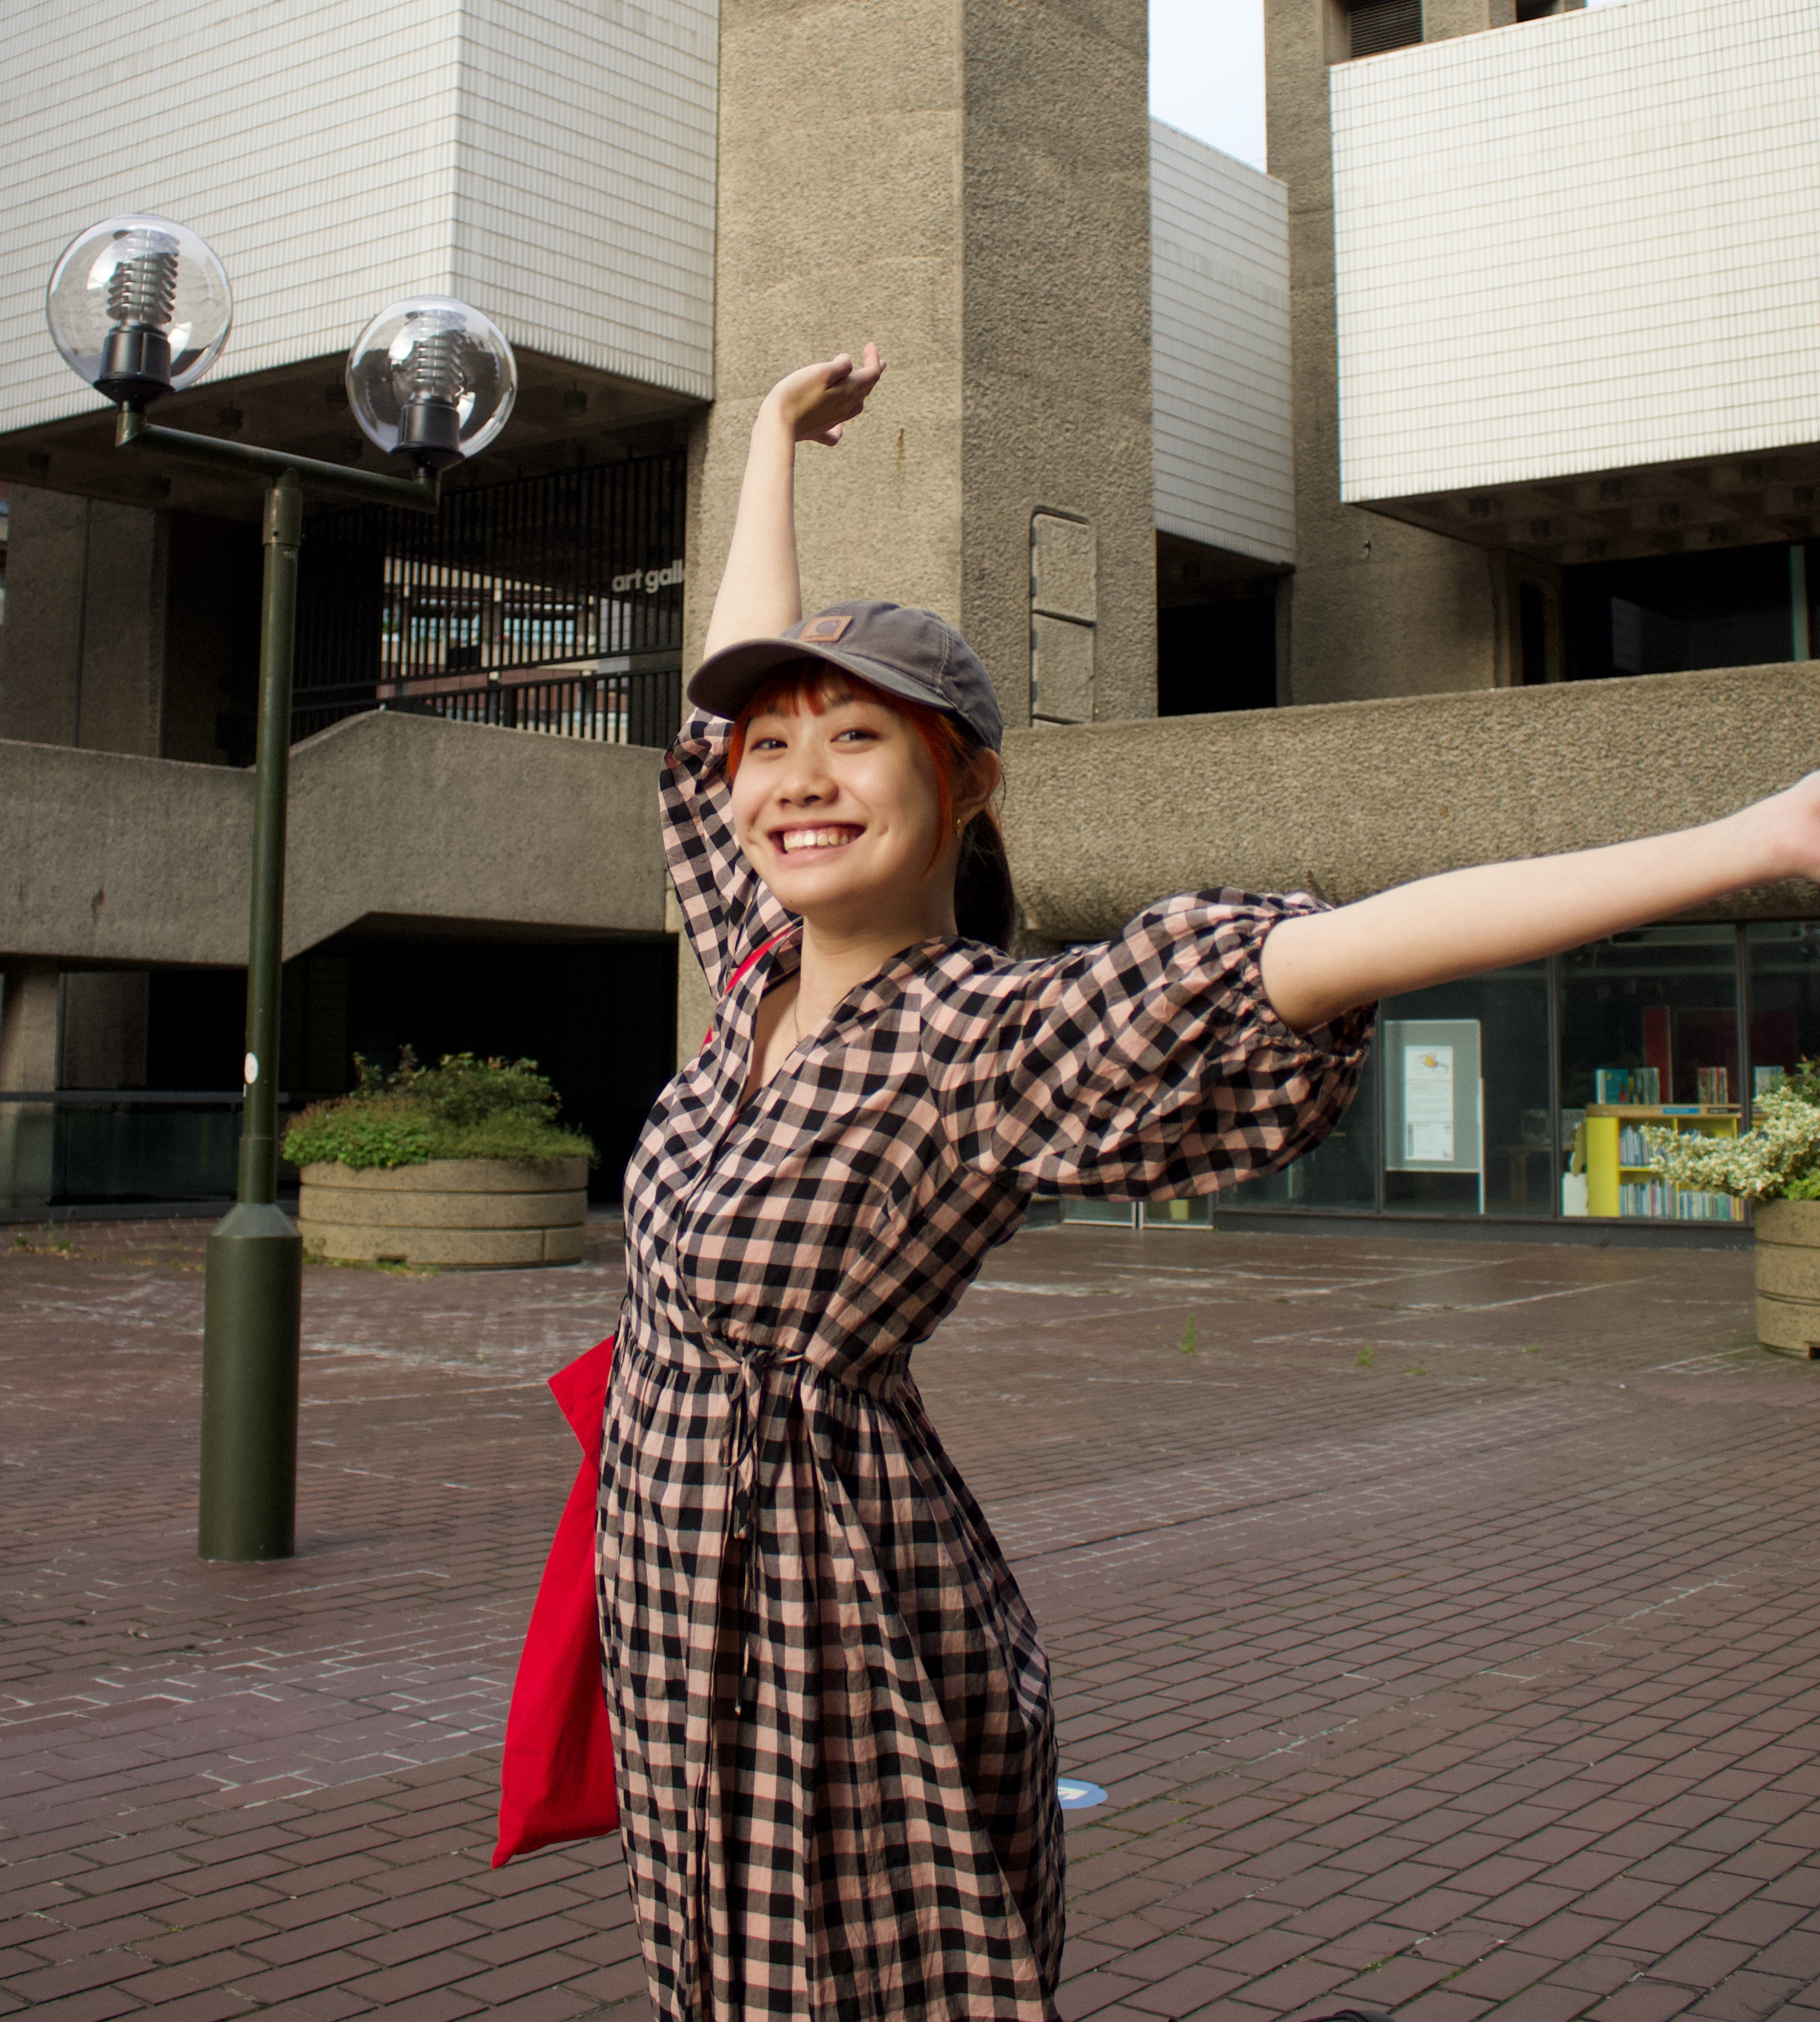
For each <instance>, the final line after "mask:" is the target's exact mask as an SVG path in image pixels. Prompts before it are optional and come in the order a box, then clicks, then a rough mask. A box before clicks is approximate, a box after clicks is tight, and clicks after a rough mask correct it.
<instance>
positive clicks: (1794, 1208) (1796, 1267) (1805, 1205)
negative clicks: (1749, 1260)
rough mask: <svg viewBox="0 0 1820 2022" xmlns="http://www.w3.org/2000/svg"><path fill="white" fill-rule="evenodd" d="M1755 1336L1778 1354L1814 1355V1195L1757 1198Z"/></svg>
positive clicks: (1819, 1298) (1819, 1224) (1818, 1266)
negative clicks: (1795, 1198) (1811, 1197)
mask: <svg viewBox="0 0 1820 2022" xmlns="http://www.w3.org/2000/svg"><path fill="white" fill-rule="evenodd" d="M1752 1218H1753V1221H1755V1223H1756V1338H1757V1339H1758V1340H1759V1341H1761V1342H1762V1343H1763V1346H1764V1347H1765V1348H1773V1349H1778V1350H1779V1351H1780V1352H1782V1354H1784V1355H1804V1356H1807V1358H1808V1359H1809V1360H1814V1359H1815V1358H1816V1357H1820V1201H1793V1200H1771V1201H1759V1202H1758V1203H1757V1204H1756V1212H1755V1214H1753V1217H1752Z"/></svg>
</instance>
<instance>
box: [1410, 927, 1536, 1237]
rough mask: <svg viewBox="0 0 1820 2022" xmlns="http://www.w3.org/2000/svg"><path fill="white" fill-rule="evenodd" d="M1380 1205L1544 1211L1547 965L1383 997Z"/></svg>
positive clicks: (1432, 1210) (1444, 1210)
mask: <svg viewBox="0 0 1820 2022" xmlns="http://www.w3.org/2000/svg"><path fill="white" fill-rule="evenodd" d="M1379 1051H1380V1054H1381V1059H1382V1064H1383V1072H1384V1119H1385V1133H1384V1207H1385V1209H1386V1210H1387V1211H1388V1212H1389V1213H1391V1214H1399V1213H1400V1214H1518V1215H1548V1214H1556V1213H1558V1212H1559V1210H1558V1209H1557V1207H1556V1203H1555V1198H1554V1191H1555V1190H1554V1186H1553V1184H1552V1179H1551V1177H1550V1175H1551V1173H1552V1170H1553V1166H1554V1139H1553V1136H1552V1131H1551V1129H1550V1121H1549V1115H1548V1101H1549V1094H1548V965H1547V963H1545V962H1533V963H1530V964H1528V965H1525V966H1523V967H1522V968H1518V969H1493V970H1491V971H1490V973H1487V974H1486V975H1484V976H1470V977H1468V978H1467V979H1466V980H1464V982H1460V983H1449V984H1443V985H1442V986H1441V987H1439V989H1435V990H1421V991H1413V992H1411V993H1410V995H1408V996H1406V997H1393V998H1388V999H1387V1001H1386V1002H1385V1003H1384V1008H1383V1011H1382V1013H1381V1038H1380V1040H1379Z"/></svg>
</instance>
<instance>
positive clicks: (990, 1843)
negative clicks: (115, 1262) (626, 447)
mask: <svg viewBox="0 0 1820 2022" xmlns="http://www.w3.org/2000/svg"><path fill="white" fill-rule="evenodd" d="M725 733H726V726H725V724H724V723H723V722H721V721H720V720H719V719H717V718H713V717H707V716H706V715H702V714H698V715H696V716H695V717H692V718H691V720H690V721H688V723H687V724H685V725H684V728H683V731H682V732H681V735H680V736H679V737H678V739H677V743H676V744H675V745H674V746H673V747H672V749H671V751H670V753H669V757H668V760H667V761H666V771H665V776H664V781H663V787H662V792H663V808H664V816H665V825H666V848H667V850H668V854H669V869H670V874H671V878H672V879H673V881H674V884H675V886H676V889H677V896H678V898H679V899H680V902H681V905H682V909H683V914H684V919H685V921H686V922H687V925H688V932H689V934H690V936H691V940H692V942H693V943H694V946H695V952H696V954H698V957H699V958H700V959H701V962H702V966H703V968H704V969H705V970H706V974H707V977H708V980H709V984H710V985H711V986H712V987H713V989H714V990H715V991H716V993H717V995H720V994H722V993H724V992H728V985H729V983H730V981H731V978H732V976H733V975H734V973H735V969H737V967H738V965H739V962H740V961H741V960H742V958H743V957H744V956H745V955H746V954H749V953H750V951H752V950H753V949H754V948H756V947H760V946H761V945H762V944H763V943H764V942H765V941H766V940H768V939H769V938H771V936H773V935H775V934H776V933H779V931H780V930H782V929H790V925H791V923H790V920H789V918H788V917H787V916H786V914H783V913H782V911H781V910H780V909H779V907H778V905H777V903H776V901H775V900H774V899H773V898H772V897H771V894H770V893H769V892H768V891H767V890H766V889H765V888H764V886H763V885H761V884H760V882H759V881H758V880H757V878H755V877H754V875H753V873H752V871H751V870H750V868H749V867H748V866H747V864H746V860H745V859H744V858H743V857H742V856H741V854H740V853H739V849H738V847H737V845H736V844H735V841H734V838H733V835H732V832H731V826H730V823H729V819H728V789H727V784H726V781H725V778H724V773H723V770H722V764H723V759H724V750H725ZM1313 903H1314V902H1313V901H1311V900H1307V899H1303V898H1293V899H1288V900H1278V899H1255V898H1251V897H1249V896H1246V895H1245V894H1243V893H1240V892H1199V893H1190V894H1185V895H1183V896H1180V897H1176V898H1172V899H1166V900H1162V901H1161V902H1159V903H1158V904H1156V905H1154V906H1152V907H1150V908H1148V909H1147V911H1145V912H1143V913H1142V914H1140V915H1139V916H1138V918H1136V919H1135V920H1133V921H1132V922H1131V924H1130V925H1129V926H1128V927H1127V928H1126V929H1125V931H1124V932H1123V933H1122V934H1120V935H1119V936H1118V938H1117V939H1116V940H1112V941H1111V942H1108V943H1103V944H1100V945H1097V946H1094V947H1080V948H1074V949H1071V950H1070V951H1068V952H1067V953H1066V954H1060V955H1056V956H1052V957H1049V958H1045V959H1043V960H1040V961H1034V962H1014V961H1012V959H1011V958H1009V957H1008V956H1005V955H1003V954H1000V953H999V952H998V951H997V950H995V949H992V948H989V947H982V946H980V945H979V944H978V943H972V942H967V941H961V940H954V939H947V940H934V941H929V942H925V943H922V944H921V945H920V946H917V947H911V948H907V949H906V950H905V951H903V953H902V954H899V955H898V956H897V957H896V958H895V959H894V960H892V962H888V963H887V964H886V965H885V966H884V968H883V969H881V970H880V971H879V972H878V973H877V975H875V976H874V977H873V978H872V979H871V980H870V981H869V982H867V983H865V984H862V985H860V986H859V987H858V988H857V989H855V991H852V993H851V994H850V995H848V997H847V998H845V999H844V1000H843V1002H841V1005H840V1006H838V1007H837V1009H836V1011H835V1013H834V1014H833V1016H832V1017H831V1018H830V1020H828V1022H827V1023H826V1024H825V1025H823V1026H822V1027H820V1028H819V1029H818V1030H816V1031H813V1032H812V1033H810V1034H808V1035H807V1036H806V1037H805V1038H804V1041H803V1042H802V1044H801V1046H799V1047H798V1048H797V1051H796V1052H795V1053H793V1055H792V1056H791V1057H790V1060H789V1061H788V1063H787V1064H786V1067H785V1068H784V1069H783V1070H782V1071H780V1072H779V1074H778V1075H776V1076H775V1078H774V1079H772V1080H771V1082H769V1083H768V1085H767V1086H765V1087H764V1089H761V1090H760V1092H759V1093H758V1094H757V1096H756V1097H754V1099H753V1101H752V1103H751V1104H750V1105H749V1106H748V1107H747V1108H746V1109H745V1110H744V1111H741V1109H740V1107H739V1102H740V1096H741V1093H742V1089H743V1088H744V1086H745V1082H746V1078H747V1071H748V1058H749V1049H750V1043H751V1038H752V1029H753V1012H754V1009H756V1007H757V1004H758V1002H759V1000H760V998H761V997H762V995H764V991H765V990H766V989H767V988H768V987H769V986H770V985H771V984H772V983H773V982H775V980H777V978H778V977H779V976H782V975H784V974H786V973H789V972H790V970H791V969H793V967H794V966H795V965H796V962H797V959H798V948H797V940H796V937H795V935H794V933H786V937H785V939H784V940H782V942H780V943H779V945H778V946H777V947H775V949H774V950H773V951H771V952H770V953H769V954H767V955H766V956H765V957H764V959H763V960H762V961H760V962H758V963H757V965H755V966H754V967H753V969H751V970H750V972H749V973H747V974H746V976H743V977H742V978H741V979H740V980H739V983H738V984H736V985H734V986H733V987H732V988H731V991H730V994H728V995H727V997H726V1001H725V1002H724V1003H723V1004H722V1006H721V1009H720V1014H719V1016H717V1020H716V1028H715V1034H714V1037H713V1041H712V1042H711V1043H710V1044H709V1046H707V1047H706V1048H705V1049H704V1050H703V1051H702V1053H701V1054H700V1055H699V1056H698V1057H697V1058H696V1059H695V1060H693V1061H691V1063H690V1064H689V1065H688V1067H687V1068H684V1070H683V1071H682V1072H681V1073H680V1074H679V1075H677V1078H676V1079H674V1080H673V1082H671V1083H670V1084H669V1087H668V1088H667V1089H666V1090H665V1091H664V1093H663V1095H662V1097H661V1098H660V1099H659V1100H658V1104H657V1107H656V1108H655V1111H654V1112H653V1114H652V1116H651V1121H650V1122H649V1123H648V1124H647V1126H646V1127H645V1130H644V1136H643V1137H642V1138H641V1140H640V1144H639V1146H638V1149H637V1151H636V1154H635V1155H634V1157H633V1162H632V1165H631V1167H630V1169H629V1172H628V1174H627V1179H626V1256H627V1270H628V1276H629V1285H630V1289H629V1292H628V1294H627V1298H626V1305H625V1308H624V1310H623V1312H622V1315H621V1321H620V1332H619V1344H620V1345H619V1351H618V1356H617V1357H616V1360H615V1367H614V1380H613V1387H612V1391H611V1395H610V1396H609V1398H608V1400H607V1429H606V1433H607V1436H606V1443H605V1449H604V1462H603V1470H602V1481H601V1498H600V1607H601V1621H602V1628H603V1636H604V1650H605V1660H606V1667H607V1680H608V1689H609V1693H610V1695H611V1703H612V1708H613V1714H614V1720H615V1741H616V1743H617V1748H618V1767H619V1779H620V1800H621V1805H622V1834H623V1838H624V1841H625V1846H626V1859H627V1863H628V1866H629V1871H630V1874H631V1878H632V1886H633V1894H634V1898H635V1901H636V1908H637V1914H638V1921H639V1929H640V1938H641V1941H642V1943H643V1946H644V1957H645V1962H646V1965H647V1969H648V1972H649V1975H650V1979H651V1996H652V2001H653V2004H654V2006H655V2010H656V2013H658V2015H659V2016H660V2017H664V2018H666V2022H684V2018H688V2022H709V2018H712V2022H757V2018H760V2017H786V2016H787V2017H793V2018H797V2022H806V2018H814V2022H885V2019H886V2018H892V2022H904V2018H916V2019H917V2022H924V2018H927V2022H1000V2018H1002V2022H1047V2018H1049V2017H1051V2016H1052V2013H1053V2006H1052V1997H1053V1995H1054V1991H1055V1987H1056V1980H1057V1976H1058V1973H1059V1970H1060V1965H1061V1955H1062V1868H1063V1856H1062V1824H1061V1816H1060V1812H1059V1811H1058V1809H1057V1808H1056V1794H1055V1784H1056V1743H1055V1732H1054V1725H1053V1721H1052V1714H1051V1709H1050V1699H1049V1670H1048V1666H1047V1662H1046V1661H1045V1658H1044V1655H1043V1652H1042V1648H1041V1644H1040V1643H1039V1641H1038V1637H1037V1632H1036V1625H1035V1623H1034V1621H1033V1619H1031V1616H1030V1611H1029V1609H1028V1608H1027V1606H1026V1605H1025V1604H1024V1601H1023V1597H1022V1596H1021V1595H1020V1593H1019V1591H1018V1589H1017V1586H1016V1582H1015V1581H1014V1580H1013V1579H1012V1576H1011V1574H1010V1571H1008V1568H1006V1566H1005V1561H1004V1559H1003V1557H1002V1556H1001V1553H1000V1552H999V1549H998V1546H997V1544H996V1543H995V1542H994V1538H993V1536H992V1533H991V1531H990V1528H989V1527H988V1526H987V1522H986V1520H985V1518H984V1517H983V1516H982V1515H981V1513H980V1511H979V1508H978V1506H977V1505H976V1503H975V1502H974V1501H973V1498H972V1496H971V1495H969V1494H968V1491H967V1488H966V1486H965V1484H964V1483H963V1482H962V1481H961V1479H960V1477H959V1476H957V1474H956V1473H955V1472H954V1467H953V1466H952V1465H951V1464H950V1462H949V1460H948V1458H947V1457H946V1454H944V1452H943V1449H942V1446H941V1444H940V1442H939V1440H938V1439H937V1438H936V1433H935V1431H934V1429H933V1428H932V1426H931V1425H930V1423H929V1422H928V1418H927V1417H926V1416H925V1413H924V1411H923V1407H922V1403H921V1399H920V1398H919V1396H918V1395H917V1388H916V1385H915V1383H914V1380H913V1379H912V1378H911V1376H910V1367H909V1363H910V1351H911V1349H914V1347H915V1346H916V1345H917V1343H918V1342H920V1341H925V1340H927V1339H928V1337H929V1335H930V1334H932V1332H933V1331H934V1330H935V1329H936V1327H937V1326H938V1325H939V1323H940V1322H941V1321H942V1319H943V1318H944V1317H945V1316H946V1315H947V1314H948V1313H949V1312H950V1311H951V1310H952V1309H953V1308H954V1305H955V1302H956V1301H957V1300H958V1299H959V1298H960V1297H961V1294H962V1293H963V1292H964V1291H965V1290H966V1288H967V1287H968V1283H970V1282H971V1281H972V1278H973V1276H974V1275H975V1273H976V1272H977V1271H978V1269H979V1266H980V1265H981V1263H982V1262H983V1260H984V1258H985V1257H986V1255H987V1252H988V1251H989V1250H991V1248H992V1247H993V1246H994V1245H995V1244H997V1243H1002V1242H1003V1241H1004V1240H1005V1238H1006V1237H1007V1236H1008V1235H1010V1234H1011V1233H1012V1231H1013V1230H1014V1229H1015V1228H1016V1227H1017V1225H1018V1224H1019V1221H1021V1220H1022V1218H1023V1214H1024V1213H1025V1210H1026V1209H1027V1206H1028V1205H1029V1202H1030V1196H1031V1195H1032V1194H1033V1193H1034V1192H1037V1191H1038V1190H1039V1189H1041V1190H1047V1191H1054V1192H1063V1193H1075V1194H1089V1195H1114V1196H1118V1197H1129V1196H1142V1197H1144V1198H1147V1199H1157V1198H1164V1199H1166V1198H1169V1197H1170V1196H1173V1195H1184V1194H1198V1193H1208V1192H1213V1191H1214V1190H1216V1188H1220V1187H1221V1186H1224V1185H1228V1184H1232V1183H1234V1182H1235V1181H1238V1180H1242V1179H1244V1178H1246V1177H1249V1176H1250V1175H1253V1174H1255V1173H1263V1172H1266V1171H1268V1170H1271V1169H1272V1168H1273V1167H1275V1166H1280V1165H1282V1164H1283V1163H1285V1162H1286V1161H1287V1160H1288V1159H1291V1158H1293V1157H1294V1156H1295V1155H1296V1154H1297V1153H1298V1152H1303V1151H1305V1150H1307V1149H1308V1148H1309V1147H1310V1146H1311V1145H1312V1144H1315V1143H1317V1142H1318V1141H1319V1140H1320V1138H1321V1137H1322V1136H1323V1135H1324V1134H1325V1133H1326V1131H1327V1130H1329V1128H1330V1127H1331V1126H1332V1124H1333V1122H1334V1120H1335V1119H1336V1118H1337V1117H1338V1116H1339V1115H1340V1112H1341V1111H1343V1110H1344V1108H1345V1106H1346V1104H1347V1102H1348V1100H1349V1099H1350V1097H1351V1093H1352V1089H1353V1087H1354V1086H1355V1081H1356V1079H1357V1075H1358V1071H1359V1066H1360V1064H1361V1063H1362V1060H1363V1058H1364V1055H1365V1050H1366V1044H1367V1042H1368V1038H1369V1031H1370V1020H1369V1018H1368V1017H1366V1016H1363V1015H1359V1016H1353V1017H1351V1018H1348V1019H1347V1020H1343V1021H1341V1022H1340V1024H1338V1025H1337V1026H1336V1027H1333V1028H1330V1029H1329V1030H1326V1031H1322V1032H1318V1033H1315V1034H1312V1035H1307V1036H1302V1035H1297V1034H1296V1033H1294V1032H1293V1031H1290V1030H1289V1028H1288V1027H1286V1026H1285V1025H1283V1024H1282V1022H1281V1021H1280V1020H1278V1018H1277V1017H1276V1016H1275V1013H1273V1012H1272V1011H1271V1007H1270V1006H1269V1003H1268V1002H1267V999H1266V998H1265V997H1264V992H1263V987H1262V984H1261V981H1260V976H1259V970H1258V954H1259V950H1260V947H1261V945H1262V943H1263V940H1264V936H1265V935H1266V934H1267V933H1268V932H1269V930H1270V929H1271V925H1273V924H1274V923H1275V922H1276V921H1278V920H1279V919H1281V918H1283V917H1285V916H1286V914H1289V913H1292V912H1297V911H1308V910H1311V907H1312V906H1313Z"/></svg>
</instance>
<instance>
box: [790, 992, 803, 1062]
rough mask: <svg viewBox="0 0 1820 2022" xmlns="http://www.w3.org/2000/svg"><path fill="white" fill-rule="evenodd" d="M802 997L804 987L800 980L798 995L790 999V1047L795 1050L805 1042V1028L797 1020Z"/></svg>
mask: <svg viewBox="0 0 1820 2022" xmlns="http://www.w3.org/2000/svg"><path fill="white" fill-rule="evenodd" d="M802 995H803V986H802V983H801V980H800V979H799V980H798V981H797V994H796V995H795V996H794V997H793V998H791V999H790V1046H791V1048H792V1049H795V1048H797V1046H801V1044H802V1042H803V1028H802V1027H801V1024H799V1023H798V1022H797V1005H798V1004H800V1003H801V1002H802Z"/></svg>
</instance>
